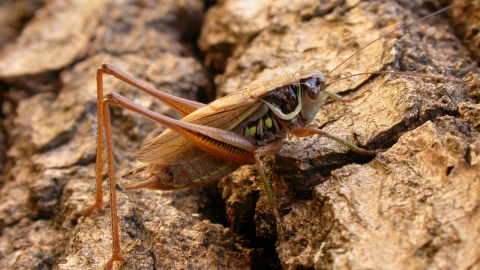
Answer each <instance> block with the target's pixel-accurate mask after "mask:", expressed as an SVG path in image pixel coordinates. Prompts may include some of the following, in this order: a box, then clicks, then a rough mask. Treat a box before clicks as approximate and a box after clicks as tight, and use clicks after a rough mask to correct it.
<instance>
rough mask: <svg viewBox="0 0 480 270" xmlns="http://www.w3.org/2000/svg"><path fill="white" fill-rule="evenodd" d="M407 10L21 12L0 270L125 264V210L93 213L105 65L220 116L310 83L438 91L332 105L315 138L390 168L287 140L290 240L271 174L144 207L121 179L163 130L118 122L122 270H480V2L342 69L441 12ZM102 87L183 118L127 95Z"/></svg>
mask: <svg viewBox="0 0 480 270" xmlns="http://www.w3.org/2000/svg"><path fill="white" fill-rule="evenodd" d="M399 2H401V4H399V3H397V2H395V1H389V2H388V3H380V2H377V1H365V2H363V1H357V0H353V1H334V0H332V1H321V2H320V3H319V1H312V0H302V1H283V0H282V1H273V0H260V1H248V0H243V1H241V0H230V1H218V3H216V4H215V5H212V6H208V5H205V4H204V3H203V2H202V1H197V0H187V1H174V0H162V1H131V0H115V1H106V0H105V1H95V3H93V2H92V1H88V3H87V1H84V0H76V1H59V0H54V1H46V2H39V1H33V0H32V1H27V0H25V1H5V3H4V4H2V5H0V14H6V16H0V17H2V18H4V19H1V20H3V21H4V22H6V23H5V24H1V23H0V25H4V26H0V31H1V32H2V35H0V36H1V39H0V80H1V83H0V90H1V91H2V92H3V93H4V94H3V96H4V98H3V99H2V126H1V127H2V128H1V130H0V131H1V132H0V144H1V146H0V147H1V149H2V151H0V152H1V153H0V161H1V164H0V166H1V169H2V174H1V177H0V268H1V269H101V268H102V267H103V265H104V264H105V263H106V262H107V260H108V259H109V256H110V255H111V237H110V219H109V217H108V211H106V213H94V214H93V215H91V216H88V217H85V216H82V210H83V209H84V208H85V207H87V206H88V205H90V204H91V203H92V202H93V196H94V189H95V186H94V178H95V153H96V152H95V146H96V145H95V144H96V139H95V138H96V112H97V109H96V82H95V74H96V69H97V68H98V67H99V66H100V65H101V64H102V63H103V62H110V63H112V64H114V65H115V66H117V67H118V68H120V69H122V70H123V71H125V72H126V73H128V74H130V75H132V76H134V77H136V78H138V79H140V80H142V81H144V82H146V83H147V84H149V85H151V86H154V87H156V88H158V89H160V90H162V91H165V92H167V93H170V94H173V95H176V96H180V97H182V98H187V99H190V100H196V99H199V98H200V100H201V101H202V102H204V100H205V97H206V96H209V95H211V94H209V91H211V90H212V89H213V88H215V89H216V95H217V96H223V95H226V94H231V93H234V92H236V91H238V90H240V89H241V88H243V87H245V86H247V85H248V84H250V83H252V82H254V81H259V80H268V79H272V78H274V77H276V76H280V75H283V74H288V73H292V72H296V71H300V70H308V69H316V70H320V71H322V72H323V73H324V74H326V77H327V82H332V81H335V80H337V79H339V78H342V77H345V76H348V75H352V74H357V73H361V72H372V71H379V70H382V71H397V72H408V73H415V74H422V75H427V76H429V77H430V78H425V77H420V76H416V77H415V76H403V75H398V74H397V75H392V74H377V75H373V74H367V75H364V76H356V77H351V78H348V79H345V80H342V81H340V82H338V83H335V84H333V85H331V87H329V89H330V90H332V91H334V92H336V93H339V94H341V95H343V96H347V97H355V99H354V101H352V102H351V103H348V104H343V103H339V102H331V101H330V100H329V101H328V102H326V103H325V104H324V106H323V107H322V108H321V109H320V111H319V113H318V114H317V116H316V118H315V120H314V122H313V123H312V124H313V125H314V126H316V127H319V128H321V129H323V130H325V131H328V132H330V133H333V134H336V135H338V136H340V137H342V138H345V139H348V140H349V141H352V142H353V143H355V144H357V145H359V146H360V147H363V148H366V149H384V150H385V151H383V152H380V153H378V154H377V155H376V156H375V157H365V156H360V155H358V154H354V153H352V152H351V151H349V150H348V149H347V148H346V147H344V146H343V145H341V144H338V143H336V142H334V141H332V140H329V139H327V138H319V137H317V136H314V137H312V138H295V137H293V138H288V139H287V140H286V141H285V142H284V143H283V148H282V150H281V151H280V153H279V154H277V155H275V156H272V157H267V158H265V159H264V163H265V165H266V173H267V175H268V179H269V181H270V183H271V186H272V189H273V192H274V195H275V197H276V201H277V205H278V210H279V212H280V215H281V217H282V223H283V226H284V227H285V235H283V236H282V235H279V234H278V233H277V229H276V224H275V221H274V218H273V216H272V214H271V209H270V206H269V204H268V200H267V197H266V194H265V191H264V189H263V187H262V184H261V183H260V179H259V178H258V175H257V171H256V168H255V166H244V167H241V168H240V169H239V170H237V171H236V172H235V173H232V174H231V175H229V176H227V177H225V178H224V179H222V180H220V181H218V182H216V183H212V184H209V185H207V186H205V187H202V188H195V189H188V190H177V191H152V190H135V191H126V190H125V189H124V187H125V186H129V185H131V184H132V181H135V179H133V180H132V179H122V178H121V176H122V175H123V174H124V173H125V172H127V171H129V170H131V169H133V168H135V167H137V166H139V165H140V164H141V163H140V162H138V161H136V153H137V152H138V151H139V149H140V148H141V146H142V145H143V144H144V143H145V142H147V141H148V140H150V139H152V138H154V137H155V136H157V135H158V134H160V133H161V132H162V131H163V130H164V127H162V126H159V125H157V124H155V123H153V122H151V121H149V120H147V119H145V118H143V117H141V116H138V115H134V114H132V113H130V112H128V111H126V110H123V109H121V108H118V107H112V109H111V114H112V128H113V134H114V137H113V144H114V146H115V166H116V167H115V168H116V178H117V202H118V208H119V209H118V216H119V219H120V226H121V231H120V237H121V248H122V254H123V256H124V257H125V258H126V259H127V262H124V263H116V264H115V265H114V269H173V268H175V269H332V268H336V269H348V268H353V269H366V268H371V269H378V268H385V269H424V268H434V269H476V268H479V267H480V263H479V262H480V246H479V245H480V244H479V242H478V241H476V239H478V238H480V235H479V234H480V215H479V210H478V209H480V207H479V205H480V120H479V119H480V105H479V101H480V71H479V69H478V67H477V66H478V46H475V44H478V37H477V36H478V35H476V33H477V32H478V31H475V29H478V27H479V21H478V14H479V6H478V4H477V3H476V2H473V3H466V4H464V5H462V6H459V7H457V8H455V9H452V10H450V12H449V14H441V15H438V16H435V17H433V18H431V19H429V20H426V21H422V22H419V23H416V24H414V25H412V26H410V27H409V28H407V29H403V30H401V31H399V32H396V33H394V34H392V35H391V36H389V37H386V38H383V39H381V40H380V41H377V42H375V43H373V44H372V45H371V46H369V47H367V48H366V49H365V50H362V51H361V52H359V53H358V54H356V55H355V56H353V57H352V58H351V59H349V60H348V61H347V62H345V63H344V64H342V65H341V66H339V67H338V69H337V68H336V67H337V66H338V65H339V64H340V63H342V61H343V60H345V59H347V58H348V57H349V56H351V55H352V54H353V53H355V52H356V51H357V50H358V49H360V48H361V47H363V46H364V45H366V44H368V43H369V42H370V41H373V40H374V39H376V38H378V37H380V36H381V35H382V34H386V33H388V32H389V31H391V30H393V29H395V28H397V27H399V26H401V25H404V24H407V23H409V22H412V21H414V20H415V19H418V18H420V17H422V16H425V15H427V14H429V13H431V12H433V11H434V10H438V9H439V8H440V3H438V2H437V1H430V2H428V3H426V4H424V3H423V1H408V2H406V3H405V1H399ZM440 2H443V1H440ZM453 2H455V1H450V2H449V3H453ZM207 6H208V8H207ZM79 7H82V8H79ZM92 10H94V11H92ZM12 11H14V12H12ZM25 22H26V23H25ZM22 23H23V24H22ZM464 25H468V28H465V27H463V26H464ZM458 29H464V30H465V31H463V32H462V31H459V30H458ZM432 77H435V79H432ZM104 87H105V91H106V92H110V91H112V92H117V93H120V94H122V95H124V96H125V97H127V98H128V99H130V100H132V101H134V102H135V103H137V104H139V105H141V106H142V107H145V108H148V109H151V110H154V111H156V112H159V113H162V114H165V115H167V116H170V117H174V118H180V116H179V115H177V114H176V113H175V112H173V111H172V110H171V109H169V108H168V107H167V106H166V105H164V104H161V103H160V102H158V101H156V100H154V99H152V98H151V97H149V96H148V95H145V94H143V93H140V92H139V91H135V90H134V89H133V88H132V87H130V86H128V85H126V84H125V83H123V82H120V81H119V80H116V79H115V78H112V77H110V76H106V77H105V79H104ZM102 166H103V168H104V169H103V171H104V178H106V171H107V170H106V165H105V163H104V164H103V165H102ZM107 184H108V183H107V181H104V185H103V187H104V191H105V192H104V199H105V200H107V199H108V192H107V190H108V185H107ZM107 210H109V207H107Z"/></svg>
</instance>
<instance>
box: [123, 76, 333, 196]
mask: <svg viewBox="0 0 480 270" xmlns="http://www.w3.org/2000/svg"><path fill="white" fill-rule="evenodd" d="M269 88H274V89H273V90H268V89H269ZM323 90H325V80H324V76H323V74H322V73H320V72H318V71H308V72H300V73H295V74H288V75H285V76H282V77H279V78H277V80H275V81H274V82H273V83H272V81H266V82H259V83H254V84H251V85H249V86H247V87H245V88H244V89H242V90H241V91H239V92H237V93H235V94H232V95H229V96H226V97H224V98H221V99H218V100H216V101H213V102H212V103H210V104H208V105H206V106H204V107H201V108H199V109H197V110H195V111H194V112H192V113H191V114H189V115H187V116H185V117H184V118H183V119H182V120H180V121H182V122H185V123H191V124H196V125H202V126H209V127H215V128H220V129H223V130H227V131H232V132H233V133H235V134H237V135H240V136H243V137H245V138H246V139H247V140H248V141H249V142H250V143H252V144H253V145H255V147H257V148H260V147H262V146H266V145H267V144H269V143H272V142H274V141H279V142H282V141H283V139H284V138H285V136H286V135H287V133H288V132H289V130H288V129H289V127H290V126H291V125H292V123H301V125H303V126H304V125H306V124H308V123H309V122H310V121H311V118H312V116H315V114H316V113H317V111H318V109H319V108H320V106H318V105H317V106H313V107H312V106H307V107H305V108H304V107H302V105H303V103H305V105H309V103H312V102H311V101H312V100H313V101H315V102H313V103H314V104H321V100H317V99H318V98H320V95H321V94H322V91H323ZM304 92H305V93H304ZM312 93H313V94H312ZM302 97H303V98H302ZM259 101H260V102H259ZM302 102H303V103H302ZM272 108H273V109H272ZM305 115H308V117H307V118H305ZM253 130H254V131H253ZM278 150H280V148H278ZM250 158H251V160H254V157H253V155H252V156H251V157H250ZM138 160H139V161H141V162H145V163H147V164H146V165H143V166H140V167H138V168H136V169H134V170H132V171H130V172H128V173H127V174H126V175H125V176H131V175H136V174H138V173H140V172H145V174H146V178H145V179H146V180H144V181H142V182H141V183H138V184H136V185H134V186H131V187H128V188H127V189H138V188H150V189H159V190H172V189H181V188H187V187H194V186H201V185H205V184H207V183H209V182H213V181H216V180H218V179H220V178H222V177H224V176H226V175H228V174H230V173H231V172H233V171H235V170H236V169H238V168H239V167H240V165H245V163H240V164H238V163H236V162H229V161H226V160H225V159H222V156H219V155H217V153H216V152H212V153H207V152H205V151H203V150H202V149H200V148H199V147H198V146H196V145H195V144H192V143H191V141H190V140H189V139H187V138H185V137H183V136H181V135H180V134H179V133H177V132H175V131H173V130H172V129H167V130H165V131H164V132H163V133H162V134H160V135H159V136H158V137H156V138H155V139H153V140H151V141H149V142H147V143H146V145H145V146H144V147H143V148H142V149H141V150H140V152H139V154H138ZM246 164H255V162H252V163H246Z"/></svg>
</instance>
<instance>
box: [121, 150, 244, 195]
mask: <svg viewBox="0 0 480 270" xmlns="http://www.w3.org/2000/svg"><path fill="white" fill-rule="evenodd" d="M239 167H240V165H238V164H235V163H232V162H228V161H225V160H222V159H220V158H217V157H215V156H212V155H210V154H207V153H205V154H204V156H202V157H201V158H198V157H197V158H196V159H195V160H194V161H192V162H184V163H181V164H175V165H165V164H156V163H149V164H145V165H143V166H140V167H138V168H136V169H134V170H132V171H130V172H128V173H127V174H125V175H124V177H126V176H131V175H137V174H139V173H141V172H145V175H146V178H144V180H143V181H141V182H140V183H138V184H135V185H133V186H130V187H127V188H126V189H139V188H149V189H157V190H174V189H182V188H190V187H195V186H203V185H205V184H207V183H210V182H213V181H216V180H218V179H220V178H222V177H224V176H226V175H228V174H230V173H232V172H234V171H236V170H237V169H238V168H239Z"/></svg>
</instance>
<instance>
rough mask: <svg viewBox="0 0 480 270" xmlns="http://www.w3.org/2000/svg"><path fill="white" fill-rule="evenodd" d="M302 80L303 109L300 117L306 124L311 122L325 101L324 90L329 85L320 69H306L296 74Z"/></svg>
mask: <svg viewBox="0 0 480 270" xmlns="http://www.w3.org/2000/svg"><path fill="white" fill-rule="evenodd" d="M295 75H296V77H297V78H298V80H299V81H300V87H301V91H302V95H301V96H302V97H301V98H302V103H301V104H302V109H301V110H300V117H301V118H302V119H303V120H304V122H305V124H307V125H308V124H310V122H312V120H313V118H314V117H315V115H316V114H317V112H318V110H319V109H320V106H322V102H323V95H324V94H323V91H324V90H325V89H326V87H327V85H326V82H325V76H324V75H323V74H322V73H321V72H320V71H315V70H311V71H304V72H299V73H296V74H295Z"/></svg>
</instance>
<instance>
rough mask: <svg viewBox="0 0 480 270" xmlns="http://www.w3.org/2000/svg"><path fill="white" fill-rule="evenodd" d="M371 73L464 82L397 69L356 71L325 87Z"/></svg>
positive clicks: (462, 82)
mask: <svg viewBox="0 0 480 270" xmlns="http://www.w3.org/2000/svg"><path fill="white" fill-rule="evenodd" d="M372 74H396V75H404V76H411V77H421V78H426V79H432V80H443V81H448V82H453V83H460V84H464V83H465V81H463V80H455V79H448V78H443V77H436V76H429V75H425V74H418V73H408V72H399V71H372V72H362V73H357V74H352V75H348V76H345V77H342V78H340V79H337V80H334V81H332V82H330V83H327V87H328V86H331V85H332V84H336V83H338V82H340V81H343V80H345V79H348V78H352V77H356V76H361V75H372Z"/></svg>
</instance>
